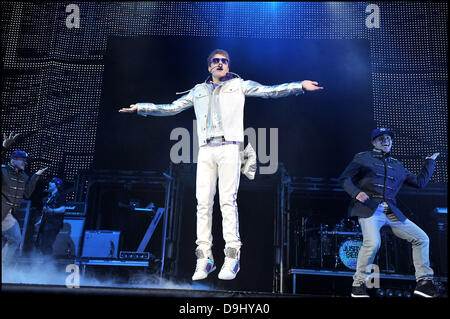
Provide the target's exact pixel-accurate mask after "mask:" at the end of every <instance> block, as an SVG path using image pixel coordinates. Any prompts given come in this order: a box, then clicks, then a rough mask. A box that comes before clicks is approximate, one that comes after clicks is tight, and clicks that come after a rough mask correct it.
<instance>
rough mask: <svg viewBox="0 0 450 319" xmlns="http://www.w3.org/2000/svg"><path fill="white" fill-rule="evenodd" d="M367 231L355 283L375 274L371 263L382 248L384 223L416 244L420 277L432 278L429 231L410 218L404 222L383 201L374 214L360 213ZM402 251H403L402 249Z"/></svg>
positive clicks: (415, 265) (396, 233)
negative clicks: (367, 215)
mask: <svg viewBox="0 0 450 319" xmlns="http://www.w3.org/2000/svg"><path fill="white" fill-rule="evenodd" d="M358 221H359V224H360V225H361V231H362V234H363V245H362V246H361V249H360V250H359V254H358V262H357V265H356V272H355V274H354V276H353V286H359V285H361V284H362V283H364V282H365V281H366V279H367V278H368V276H369V275H370V274H371V273H370V270H368V269H367V266H369V265H371V264H373V261H374V259H375V255H376V253H377V251H378V249H379V248H380V244H381V237H380V229H381V227H383V226H384V225H388V226H390V227H391V229H392V232H393V233H394V234H395V235H396V236H397V237H399V238H402V239H405V240H407V241H408V242H410V243H411V245H412V257H413V263H414V268H415V276H416V280H417V281H419V280H422V279H432V277H433V274H434V273H433V269H431V268H430V259H429V246H430V240H429V238H428V236H427V234H425V232H424V231H423V230H422V229H420V228H419V227H418V226H417V225H416V224H414V223H413V222H412V221H410V220H409V219H406V220H405V221H403V222H401V221H400V220H399V219H398V218H397V217H396V216H395V215H394V214H393V213H392V212H391V211H390V210H389V209H388V208H385V207H384V206H383V205H382V204H380V205H379V206H378V208H377V210H376V211H375V213H374V214H373V215H372V216H370V217H358ZM398 253H400V254H401V253H402V252H398Z"/></svg>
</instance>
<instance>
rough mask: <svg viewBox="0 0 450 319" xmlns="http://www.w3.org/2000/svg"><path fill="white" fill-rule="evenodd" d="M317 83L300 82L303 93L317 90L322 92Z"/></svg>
mask: <svg viewBox="0 0 450 319" xmlns="http://www.w3.org/2000/svg"><path fill="white" fill-rule="evenodd" d="M318 85H319V83H318V82H315V81H310V80H304V81H303V82H302V88H303V90H305V91H318V90H323V87H322V86H318Z"/></svg>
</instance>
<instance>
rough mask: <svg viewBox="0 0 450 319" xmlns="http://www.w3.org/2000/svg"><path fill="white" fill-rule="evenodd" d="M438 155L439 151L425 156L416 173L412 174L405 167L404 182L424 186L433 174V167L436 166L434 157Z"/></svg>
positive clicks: (414, 185)
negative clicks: (419, 169) (423, 162)
mask: <svg viewBox="0 0 450 319" xmlns="http://www.w3.org/2000/svg"><path fill="white" fill-rule="evenodd" d="M438 156H439V153H434V154H433V155H431V156H428V157H426V158H425V164H424V165H423V167H422V169H421V171H420V172H419V174H418V175H414V174H413V173H411V172H410V171H408V170H407V169H406V168H405V169H406V180H405V184H407V185H409V186H412V187H416V188H423V187H425V186H426V185H427V184H428V182H429V181H430V179H431V176H432V175H433V172H434V168H435V167H436V158H437V157H438Z"/></svg>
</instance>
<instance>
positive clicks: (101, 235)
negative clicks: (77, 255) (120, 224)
mask: <svg viewBox="0 0 450 319" xmlns="http://www.w3.org/2000/svg"><path fill="white" fill-rule="evenodd" d="M119 239H120V231H116V230H86V231H85V233H84V242H83V252H82V254H81V256H82V257H101V258H117V253H118V249H119Z"/></svg>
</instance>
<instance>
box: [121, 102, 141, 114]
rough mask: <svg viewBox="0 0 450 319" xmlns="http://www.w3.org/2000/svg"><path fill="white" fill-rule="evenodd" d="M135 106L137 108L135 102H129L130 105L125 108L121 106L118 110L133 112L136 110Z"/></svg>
mask: <svg viewBox="0 0 450 319" xmlns="http://www.w3.org/2000/svg"><path fill="white" fill-rule="evenodd" d="M137 108H138V106H137V104H131V105H130V107H128V108H126V107H123V108H121V109H120V110H119V112H120V113H133V112H136V111H137Z"/></svg>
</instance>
